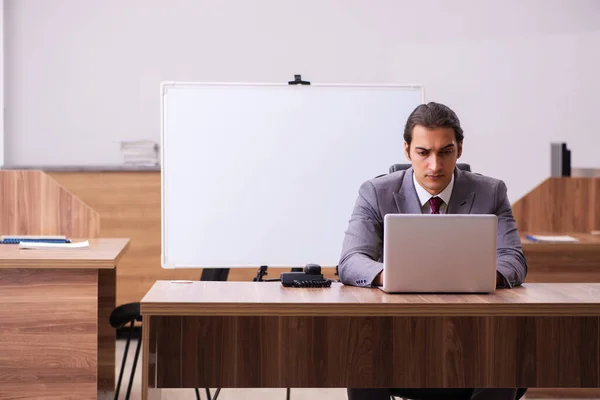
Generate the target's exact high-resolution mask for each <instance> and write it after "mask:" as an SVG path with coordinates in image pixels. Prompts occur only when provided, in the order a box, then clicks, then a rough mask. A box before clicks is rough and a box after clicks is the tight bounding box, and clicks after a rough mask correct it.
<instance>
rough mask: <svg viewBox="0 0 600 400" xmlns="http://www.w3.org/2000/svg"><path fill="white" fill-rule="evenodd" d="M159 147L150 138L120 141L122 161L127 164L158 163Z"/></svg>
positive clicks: (154, 164)
mask: <svg viewBox="0 0 600 400" xmlns="http://www.w3.org/2000/svg"><path fill="white" fill-rule="evenodd" d="M158 150H159V147H158V144H157V143H156V142H153V141H151V140H137V141H124V142H121V152H122V153H123V161H124V162H125V164H127V165H142V166H156V165H158V163H159V152H158Z"/></svg>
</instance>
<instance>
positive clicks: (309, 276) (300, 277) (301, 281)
mask: <svg viewBox="0 0 600 400" xmlns="http://www.w3.org/2000/svg"><path fill="white" fill-rule="evenodd" d="M281 284H282V285H283V286H286V287H298V288H323V287H330V286H331V280H329V279H325V277H324V276H323V274H322V273H321V266H320V265H317V264H307V265H306V266H305V267H304V271H302V272H282V273H281Z"/></svg>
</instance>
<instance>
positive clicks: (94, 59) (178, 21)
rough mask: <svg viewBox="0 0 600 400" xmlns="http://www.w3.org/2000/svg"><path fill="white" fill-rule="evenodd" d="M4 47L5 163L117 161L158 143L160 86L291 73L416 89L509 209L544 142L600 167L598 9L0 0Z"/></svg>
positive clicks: (360, 0)
mask: <svg viewBox="0 0 600 400" xmlns="http://www.w3.org/2000/svg"><path fill="white" fill-rule="evenodd" d="M5 43H6V44H5V72H6V80H5V86H6V87H5V97H6V107H7V110H6V116H5V142H4V146H5V160H4V161H5V164H7V165H13V166H14V165H100V164H102V165H106V164H119V163H121V161H122V157H121V155H120V152H119V144H118V142H119V141H120V140H135V139H152V140H156V141H159V140H160V124H159V121H160V96H159V83H160V82H161V81H163V80H183V81H221V82H284V81H287V80H289V79H291V78H292V75H293V74H295V73H302V74H303V77H305V78H306V79H310V80H313V81H318V82H324V83H327V82H341V83H343V82H349V83H398V84H405V83H417V84H422V85H424V86H425V97H426V100H427V101H430V100H432V101H439V102H444V103H446V104H448V105H449V106H450V107H452V108H454V109H455V110H456V112H457V113H458V115H459V117H460V118H461V120H462V123H463V125H464V129H465V149H464V157H463V160H462V161H464V162H470V163H471V164H472V165H473V167H474V169H475V170H477V171H478V172H481V173H484V174H488V175H492V176H496V177H499V178H501V179H504V180H505V181H506V182H507V184H508V188H509V196H510V198H511V200H513V201H514V200H516V199H518V198H519V197H520V196H522V195H523V194H525V193H526V192H527V191H529V190H530V189H531V188H532V187H533V186H535V185H536V184H538V183H539V182H541V181H543V180H544V179H545V178H546V177H547V176H549V174H550V142H552V141H567V142H568V143H569V145H570V148H571V149H572V151H573V153H572V154H573V166H574V167H584V166H590V167H600V165H599V164H600V157H598V154H597V148H598V147H600V139H599V137H600V135H598V131H597V129H598V124H597V122H596V118H595V116H596V114H597V113H598V110H600V96H598V93H600V79H599V78H598V75H597V74H598V71H600V2H599V1H596V0H552V1H550V0H503V1H478V0H454V1H445V0H429V1H419V2H417V1H399V0H376V1H368V0H350V1H347V0H346V1H342V0H298V1H285V0H283V1H282V0H256V1H233V0H221V1H208V0H205V1H198V0H127V1H124V0H86V1H82V0H43V1H40V0H6V1H5ZM257 145H260V144H257ZM397 145H398V161H403V159H404V157H403V153H402V140H401V132H398V144H397Z"/></svg>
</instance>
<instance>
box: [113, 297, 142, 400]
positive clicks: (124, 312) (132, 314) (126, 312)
mask: <svg viewBox="0 0 600 400" xmlns="http://www.w3.org/2000/svg"><path fill="white" fill-rule="evenodd" d="M141 320H142V314H140V303H127V304H123V305H120V306H119V307H117V308H115V309H114V310H113V312H112V313H111V314H110V325H111V326H112V327H113V328H115V329H122V328H124V327H125V326H126V325H127V324H129V331H128V334H127V342H126V343H125V351H124V352H123V361H122V362H121V372H120V373H119V380H118V381H117V387H116V388H115V400H117V399H118V398H119V391H120V390H121V381H122V380H123V373H124V372H125V361H126V360H127V353H128V351H129V343H130V342H131V336H132V333H133V331H134V329H135V326H134V325H135V322H136V321H141ZM141 347H142V338H141V335H140V338H139V339H138V343H137V346H136V349H135V358H134V359H133V365H132V366H131V375H130V376H129V384H128V385H127V393H126V395H125V399H129V396H130V395H131V386H132V385H133V377H134V375H135V367H136V365H137V360H138V357H139V355H140V348H141Z"/></svg>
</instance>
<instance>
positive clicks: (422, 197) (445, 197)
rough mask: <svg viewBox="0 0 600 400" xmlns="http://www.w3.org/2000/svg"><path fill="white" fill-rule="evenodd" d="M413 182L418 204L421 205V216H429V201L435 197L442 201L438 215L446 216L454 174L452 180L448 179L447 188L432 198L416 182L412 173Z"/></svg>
mask: <svg viewBox="0 0 600 400" xmlns="http://www.w3.org/2000/svg"><path fill="white" fill-rule="evenodd" d="M413 182H414V184H415V189H416V190H417V196H418V197H419V202H420V203H421V214H431V207H430V206H429V199H430V198H432V197H436V196H437V197H439V198H440V199H442V201H443V203H442V204H441V205H440V214H446V211H447V210H448V204H450V196H452V188H454V173H453V174H452V179H450V183H449V184H448V186H446V188H445V189H444V190H442V192H441V193H439V194H438V195H436V196H432V195H431V194H430V193H429V192H428V191H427V190H425V189H423V187H422V186H421V185H420V184H419V182H417V178H416V177H415V173H414V172H413Z"/></svg>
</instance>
